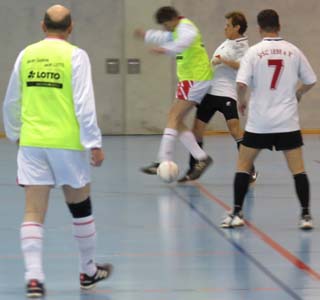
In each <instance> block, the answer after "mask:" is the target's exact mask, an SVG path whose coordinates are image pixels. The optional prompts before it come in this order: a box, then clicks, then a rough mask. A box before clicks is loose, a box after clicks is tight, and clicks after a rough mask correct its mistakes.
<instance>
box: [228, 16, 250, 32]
mask: <svg viewBox="0 0 320 300" xmlns="http://www.w3.org/2000/svg"><path fill="white" fill-rule="evenodd" d="M224 17H225V18H226V19H231V23H232V25H233V26H237V25H239V26H240V29H239V33H240V34H241V35H242V34H244V33H245V32H246V30H247V28H248V24H247V19H246V17H245V15H244V14H243V13H242V12H240V11H232V12H229V13H227V14H226V15H225V16H224Z"/></svg>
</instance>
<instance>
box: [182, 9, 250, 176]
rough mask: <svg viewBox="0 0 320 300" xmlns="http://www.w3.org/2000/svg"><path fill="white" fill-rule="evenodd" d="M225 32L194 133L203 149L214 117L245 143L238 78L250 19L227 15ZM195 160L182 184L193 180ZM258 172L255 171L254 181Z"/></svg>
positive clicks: (234, 13)
mask: <svg viewBox="0 0 320 300" xmlns="http://www.w3.org/2000/svg"><path fill="white" fill-rule="evenodd" d="M225 19H226V23H225V27H224V33H225V36H226V38H227V39H226V40H225V41H224V42H223V43H222V44H221V45H220V46H219V47H218V48H217V49H216V50H215V51H214V53H213V55H212V59H211V63H212V64H213V65H214V66H215V73H214V78H213V80H212V82H211V87H210V90H209V92H208V94H207V95H206V96H205V97H204V99H203V100H202V102H201V103H200V104H199V105H198V107H197V112H196V118H195V121H194V125H193V133H194V135H195V137H196V139H197V142H198V144H199V146H200V147H203V135H204V131H205V129H206V126H207V124H208V123H209V122H210V120H211V118H212V117H213V116H214V114H215V113H216V112H217V111H219V112H221V113H222V114H223V116H224V118H225V120H226V123H227V126H228V129H229V131H230V134H231V135H232V137H233V138H234V140H235V141H236V143H237V147H238V148H239V145H240V143H241V141H242V135H243V133H242V131H241V129H240V122H239V115H238V110H237V91H236V76H237V71H238V68H239V66H240V60H241V58H242V57H243V55H244V54H245V53H246V51H247V50H248V48H249V44H248V38H247V37H246V36H244V33H245V32H246V30H247V20H246V17H245V15H244V14H243V13H242V12H238V11H233V12H229V13H227V14H226V15H225ZM194 164H195V159H194V158H193V157H192V155H190V161H189V170H188V171H187V172H186V174H185V175H184V176H183V177H182V178H180V179H179V180H178V181H179V182H185V181H189V180H192V179H193V178H192V174H193V170H194ZM255 179H256V172H255V171H254V169H253V170H252V179H251V181H252V182H253V181H255Z"/></svg>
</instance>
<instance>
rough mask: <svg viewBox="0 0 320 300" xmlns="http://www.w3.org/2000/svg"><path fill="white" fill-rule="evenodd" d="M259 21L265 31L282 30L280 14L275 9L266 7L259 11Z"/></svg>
mask: <svg viewBox="0 0 320 300" xmlns="http://www.w3.org/2000/svg"><path fill="white" fill-rule="evenodd" d="M257 21H258V25H259V26H260V28H261V29H262V30H263V31H266V32H278V31H279V30H280V22H279V15H278V13H277V12H276V11H275V10H273V9H265V10H262V11H261V12H259V14H258V16H257Z"/></svg>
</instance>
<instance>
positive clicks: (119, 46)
mask: <svg viewBox="0 0 320 300" xmlns="http://www.w3.org/2000/svg"><path fill="white" fill-rule="evenodd" d="M54 3H55V1H47V0H25V1H21V0H2V1H1V2H0V28H1V29H0V38H1V41H2V43H1V46H0V62H1V66H2V72H1V75H0V76H1V78H0V79H1V80H0V95H1V98H2V99H3V97H4V94H5V89H6V85H7V82H8V79H9V76H10V72H11V69H12V66H13V63H14V60H15V58H16V56H17V54H18V53H19V51H20V50H21V49H22V48H24V46H25V45H27V44H29V43H32V42H34V41H37V40H40V39H41V38H42V37H43V35H42V33H41V30H40V21H41V19H42V16H43V13H44V11H45V9H46V8H47V7H48V6H50V5H52V4H54ZM60 3H61V4H64V5H66V6H68V7H70V8H71V10H72V14H73V18H74V21H75V29H74V32H73V35H72V37H71V42H72V43H75V44H77V45H78V46H80V47H82V48H84V49H86V50H87V51H88V53H89V55H90V58H91V62H92V69H93V78H94V84H95V94H96V101H97V111H98V118H99V124H100V127H101V128H102V131H103V133H105V134H149V133H160V132H162V130H163V128H164V126H165V121H166V114H167V111H168V108H169V106H170V104H171V102H172V101H173V97H174V91H175V84H176V78H175V74H174V72H175V71H174V59H172V58H169V57H165V56H155V55H152V54H150V53H149V52H148V48H147V47H145V46H144V45H143V43H142V42H140V41H137V40H136V39H134V38H133V36H132V32H133V30H134V28H136V27H143V28H150V27H153V28H154V27H156V25H155V24H154V20H153V14H154V12H155V10H156V9H157V8H158V7H160V6H162V5H170V4H173V5H174V6H176V7H177V9H178V10H179V11H180V12H181V13H182V14H183V15H185V16H187V17H189V18H191V19H192V20H194V21H195V23H196V24H197V25H198V27H199V28H200V30H201V31H202V34H203V38H204V41H205V44H206V47H207V49H208V52H209V55H211V53H212V51H213V50H214V49H215V48H216V47H217V46H218V45H219V44H220V43H221V42H222V41H223V40H224V34H223V28H224V23H225V19H224V14H225V13H227V12H229V11H231V10H241V11H243V12H244V13H245V14H246V16H247V18H248V22H249V29H248V32H247V35H248V36H249V40H250V44H254V43H256V42H258V41H259V40H260V38H259V36H258V32H257V25H256V14H257V12H259V11H260V10H261V9H264V8H274V9H276V10H278V12H279V14H280V18H281V23H282V31H281V34H282V36H283V37H284V38H285V39H287V40H289V41H291V42H293V43H295V44H296V45H297V46H298V47H299V48H300V49H302V50H303V51H304V53H305V54H306V56H307V57H308V58H309V60H310V62H311V64H312V65H313V67H314V69H315V71H316V73H317V75H318V76H319V67H320V57H319V55H318V53H317V52H318V49H319V44H320V29H319V28H320V27H319V26H318V24H317V18H318V16H319V15H320V1H318V0H307V1H300V0H286V1H285V0H277V1H276V0H265V1H260V0H241V1H234V0H233V1H232V0H197V1H194V0H172V1H170V0H94V1H87V0H74V1H71V0H70V1H60ZM108 58H115V59H119V62H120V72H119V74H107V72H106V59H108ZM130 58H134V59H140V61H141V73H140V74H128V69H127V60H128V59H130ZM319 77H320V76H319ZM319 94H320V84H318V85H317V86H316V87H315V88H314V89H313V90H312V91H311V92H310V93H309V94H307V95H306V96H305V98H304V99H303V102H302V103H301V105H300V110H301V122H302V127H303V128H307V129H312V128H317V129H320V120H319V119H320V118H318V115H319V109H320V101H319V100H318V98H319ZM1 119H2V118H1ZM191 119H192V118H191V117H190V118H189V122H191V121H192V120H191ZM242 122H244V120H242ZM224 123H225V122H224V120H223V118H222V117H221V116H219V115H217V116H216V117H215V118H214V120H213V121H212V122H211V124H210V127H209V129H215V130H225V129H226V127H225V124H224ZM0 130H1V131H2V130H3V126H2V122H1V125H0Z"/></svg>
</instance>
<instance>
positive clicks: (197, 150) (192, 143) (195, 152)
mask: <svg viewBox="0 0 320 300" xmlns="http://www.w3.org/2000/svg"><path fill="white" fill-rule="evenodd" d="M179 140H180V141H181V143H182V144H183V145H184V146H185V147H186V148H187V149H188V151H189V152H190V153H191V155H192V156H193V157H194V158H195V159H197V160H202V159H205V158H206V157H207V156H208V155H207V153H206V152H204V151H203V149H201V147H200V146H199V145H198V143H197V140H196V138H195V137H194V134H193V133H192V132H191V131H183V132H181V133H180V135H179Z"/></svg>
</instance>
